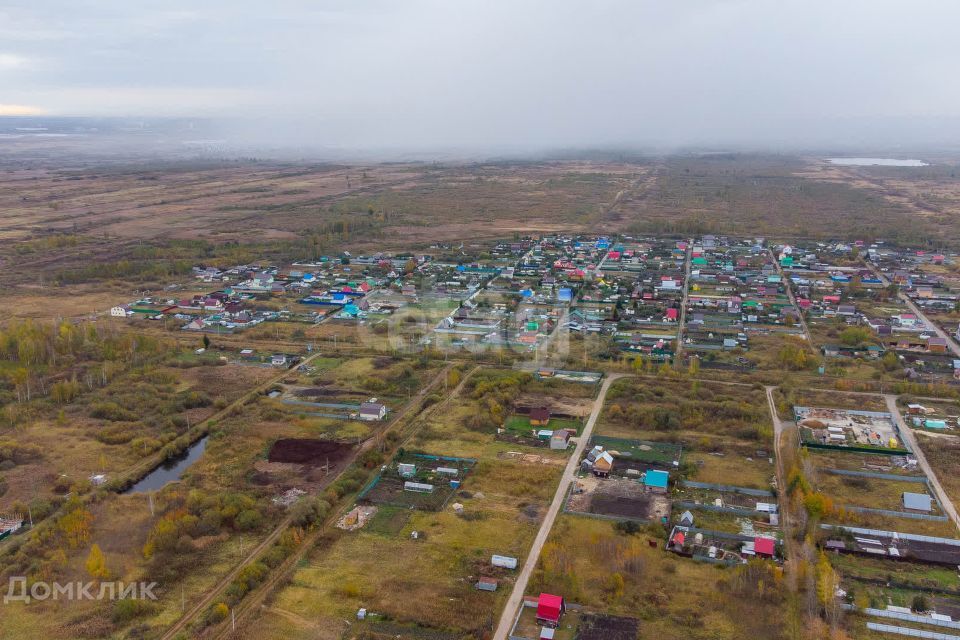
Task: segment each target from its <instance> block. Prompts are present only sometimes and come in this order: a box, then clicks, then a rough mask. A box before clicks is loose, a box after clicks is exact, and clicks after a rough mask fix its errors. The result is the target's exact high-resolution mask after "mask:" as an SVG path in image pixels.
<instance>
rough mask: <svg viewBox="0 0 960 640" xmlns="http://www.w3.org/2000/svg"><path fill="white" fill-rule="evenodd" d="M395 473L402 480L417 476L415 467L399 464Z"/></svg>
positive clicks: (405, 463) (408, 464) (404, 463)
mask: <svg viewBox="0 0 960 640" xmlns="http://www.w3.org/2000/svg"><path fill="white" fill-rule="evenodd" d="M397 472H398V473H399V474H400V475H401V476H403V477H404V478H412V477H413V476H415V475H417V465H415V464H410V463H408V462H401V463H400V464H398V465H397Z"/></svg>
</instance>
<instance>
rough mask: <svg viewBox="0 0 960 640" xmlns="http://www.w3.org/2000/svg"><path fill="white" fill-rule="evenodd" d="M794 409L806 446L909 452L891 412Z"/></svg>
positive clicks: (815, 408) (798, 407) (819, 408)
mask: <svg viewBox="0 0 960 640" xmlns="http://www.w3.org/2000/svg"><path fill="white" fill-rule="evenodd" d="M793 412H794V417H795V420H796V422H797V426H798V427H799V428H800V429H799V431H800V438H801V441H802V442H803V444H805V445H807V446H812V447H823V446H826V447H849V448H852V449H878V450H889V451H893V452H906V449H905V448H904V446H903V440H902V439H901V437H900V431H899V429H898V428H897V425H896V423H895V422H894V419H893V416H891V415H890V414H889V413H885V412H879V411H858V410H856V409H833V408H826V407H800V406H797V407H794V408H793Z"/></svg>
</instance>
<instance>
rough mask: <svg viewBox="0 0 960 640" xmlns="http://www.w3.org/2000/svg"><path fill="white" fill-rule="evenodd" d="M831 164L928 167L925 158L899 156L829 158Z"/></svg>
mask: <svg viewBox="0 0 960 640" xmlns="http://www.w3.org/2000/svg"><path fill="white" fill-rule="evenodd" d="M829 160H830V164H839V165H843V166H846V167H926V166H929V164H928V163H926V162H924V161H923V160H913V159H907V160H901V159H897V158H829Z"/></svg>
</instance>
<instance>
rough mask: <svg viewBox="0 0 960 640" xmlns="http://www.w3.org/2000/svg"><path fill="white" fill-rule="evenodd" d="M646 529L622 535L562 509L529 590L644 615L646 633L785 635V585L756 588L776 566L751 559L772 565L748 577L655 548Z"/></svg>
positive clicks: (596, 608)
mask: <svg viewBox="0 0 960 640" xmlns="http://www.w3.org/2000/svg"><path fill="white" fill-rule="evenodd" d="M648 537H649V536H648V535H645V534H644V533H642V532H641V533H640V534H638V535H633V536H629V535H623V534H621V533H618V532H617V531H616V530H615V529H614V527H613V524H612V523H610V522H608V521H604V520H596V519H593V518H585V517H580V516H575V515H563V516H561V517H560V519H559V520H558V522H557V524H556V525H555V526H554V529H553V531H552V532H551V535H550V539H549V540H548V542H547V545H546V546H545V547H544V551H543V554H542V555H541V557H540V562H539V564H538V565H537V570H536V572H535V574H534V579H533V583H532V585H531V589H530V592H532V593H538V592H540V591H545V592H547V593H563V594H564V595H565V597H566V598H567V599H568V600H569V601H571V602H577V603H579V604H582V605H584V606H585V607H587V608H588V610H590V611H596V612H602V613H604V614H610V615H622V616H627V617H632V618H639V620H640V622H639V628H640V633H639V636H638V637H639V638H640V639H641V640H647V639H656V638H665V637H674V636H676V635H677V634H680V635H682V636H683V637H687V638H703V639H707V638H716V639H719V638H729V639H731V640H733V639H734V638H746V637H756V638H770V639H776V638H781V637H785V636H784V632H785V630H784V628H783V626H782V624H783V618H782V616H781V615H779V614H778V611H780V607H782V606H784V603H783V601H782V599H781V598H782V596H781V595H780V592H779V591H778V590H766V591H765V592H764V595H762V596H761V595H759V594H758V593H757V592H756V587H757V580H761V581H762V580H767V581H769V582H768V583H767V584H776V583H777V580H778V578H777V577H776V572H775V570H773V569H772V568H767V569H762V568H761V567H754V568H753V569H754V570H760V571H761V572H769V573H768V574H767V575H765V576H763V577H761V576H752V577H748V576H747V575H746V574H748V573H749V569H748V568H747V567H743V568H740V569H721V568H719V567H718V566H714V565H710V564H706V563H699V562H692V561H689V560H684V559H680V558H677V557H676V556H674V555H673V554H668V553H664V552H663V550H662V549H661V548H651V547H650V546H649V545H648V544H647V538H648ZM615 575H616V576H620V579H619V580H616V579H614V578H613V576H615ZM663 577H666V580H664V579H663Z"/></svg>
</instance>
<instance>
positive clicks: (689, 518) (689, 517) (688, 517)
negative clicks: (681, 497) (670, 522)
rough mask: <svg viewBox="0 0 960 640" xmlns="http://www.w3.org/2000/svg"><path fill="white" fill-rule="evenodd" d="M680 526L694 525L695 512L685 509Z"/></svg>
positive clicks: (681, 515)
mask: <svg viewBox="0 0 960 640" xmlns="http://www.w3.org/2000/svg"><path fill="white" fill-rule="evenodd" d="M680 526H681V527H692V526H693V514H692V513H690V512H689V511H684V512H683V513H681V514H680Z"/></svg>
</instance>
